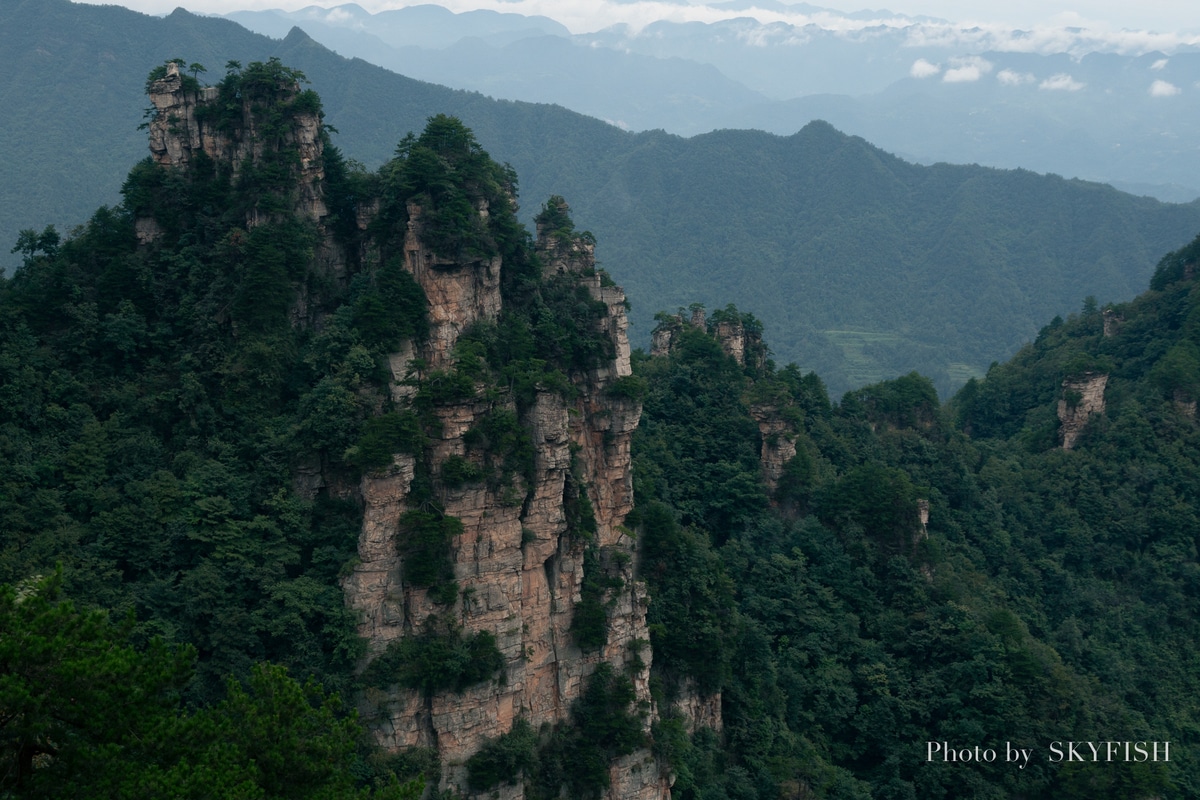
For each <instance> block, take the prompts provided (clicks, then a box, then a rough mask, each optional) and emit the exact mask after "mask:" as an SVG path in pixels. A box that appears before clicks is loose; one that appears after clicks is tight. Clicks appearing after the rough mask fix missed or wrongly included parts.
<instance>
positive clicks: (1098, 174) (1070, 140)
mask: <svg viewBox="0 0 1200 800" xmlns="http://www.w3.org/2000/svg"><path fill="white" fill-rule="evenodd" d="M725 5H729V4H725ZM741 5H742V6H747V4H745V3H743V4H741ZM754 5H755V6H757V7H758V8H765V7H769V6H770V5H771V4H766V6H764V4H763V3H758V2H756V3H754ZM776 5H777V6H778V9H777V10H790V11H792V12H794V13H796V12H805V13H811V14H817V13H821V14H824V15H825V16H826V17H831V18H843V19H848V20H853V19H859V20H874V19H876V18H880V17H882V18H886V19H887V20H888V24H875V25H866V24H865V22H864V26H863V27H861V28H860V29H851V30H837V31H835V30H831V29H827V28H822V27H820V26H819V25H817V24H815V23H814V24H808V25H790V24H786V23H783V22H774V23H769V24H768V23H761V22H758V21H757V20H755V19H753V18H750V17H744V18H738V19H732V20H726V21H721V22H714V23H699V22H694V23H676V22H670V21H660V22H655V23H653V24H651V25H648V26H646V27H645V28H642V29H634V28H632V27H630V26H628V25H624V24H620V25H614V26H612V27H610V28H607V29H605V30H602V31H599V32H596V33H589V34H582V35H578V36H571V35H570V33H569V32H568V31H567V30H566V29H565V28H564V27H563V26H561V25H559V24H558V23H556V22H554V21H553V20H549V19H547V18H545V17H525V16H521V15H519V14H500V13H496V12H491V11H473V12H467V13H463V14H453V13H451V12H450V11H448V10H446V9H444V8H441V7H439V6H432V5H423V6H413V7H409V8H405V9H400V10H397V11H387V12H382V13H379V14H374V15H372V14H370V13H368V12H367V11H365V10H363V9H362V8H361V7H359V6H356V5H353V4H348V5H343V6H338V7H336V8H333V9H323V8H318V7H315V6H313V7H309V8H306V9H302V10H300V11H295V12H283V11H256V12H250V11H243V12H235V13H233V14H230V15H229V16H230V17H231V18H233V19H236V20H237V21H238V22H240V23H242V24H244V25H246V26H247V27H249V28H251V29H252V30H256V31H259V32H261V33H265V34H267V35H270V36H274V37H282V36H284V35H285V34H286V33H287V31H288V30H289V29H290V27H291V26H292V25H299V26H300V27H301V28H303V29H304V30H305V31H306V32H307V33H308V34H309V35H311V36H312V37H313V38H315V39H317V40H318V41H320V42H322V43H323V44H325V45H326V46H328V47H330V48H332V49H334V50H336V51H337V52H339V53H341V54H342V55H345V56H347V57H360V58H364V59H366V60H368V61H371V62H372V63H375V64H379V65H380V66H384V67H387V68H388V69H391V70H394V71H397V72H400V73H402V74H405V75H408V76H410V77H414V78H419V79H422V80H429V81H434V82H437V83H441V84H444V85H447V86H453V87H455V88H462V89H472V90H476V91H480V92H484V93H485V94H488V95H491V96H493V97H497V98H504V99H513V100H528V101H531V102H549V103H558V104H560V105H563V106H566V107H567V108H570V109H572V110H575V111H579V112H582V113H584V114H588V115H590V116H595V117H598V118H600V119H604V120H607V121H610V122H613V123H614V124H617V125H619V126H621V127H626V128H629V129H632V130H651V129H655V128H662V129H664V130H667V131H670V132H672V133H678V134H682V135H693V134H696V133H703V132H707V131H710V130H716V129H720V128H760V129H762V130H766V131H770V132H772V133H779V134H785V135H786V134H791V133H794V132H796V131H797V130H799V129H800V128H802V127H803V126H804V125H806V124H807V123H809V122H811V121H812V120H814V119H824V120H826V121H829V122H831V123H833V124H834V125H835V126H836V127H837V128H838V129H840V130H843V131H845V132H847V133H851V134H854V135H858V136H862V137H864V138H866V139H867V140H868V141H871V142H873V143H875V144H876V145H878V146H880V147H883V148H884V149H886V150H889V151H891V152H896V153H901V154H903V155H905V156H906V157H909V158H912V159H915V160H917V161H920V162H922V163H935V162H938V161H949V162H955V163H978V164H983V165H985V166H999V167H1023V168H1026V169H1034V170H1037V171H1044V172H1054V173H1057V174H1062V175H1066V176H1068V177H1080V178H1084V179H1087V180H1099V181H1104V182H1111V183H1114V184H1115V185H1118V186H1119V187H1121V188H1128V189H1130V190H1134V191H1137V192H1140V193H1148V194H1152V195H1153V196H1156V197H1158V198H1160V199H1164V200H1171V201H1185V200H1191V199H1193V198H1195V197H1196V196H1198V195H1200V177H1196V178H1192V177H1191V176H1193V175H1195V176H1200V151H1197V150H1196V149H1195V148H1193V147H1189V146H1188V142H1191V141H1194V140H1195V138H1196V134H1197V120H1198V119H1200V92H1197V90H1196V86H1197V84H1198V83H1200V53H1197V52H1196V51H1195V50H1194V48H1193V49H1191V50H1189V49H1187V48H1183V49H1180V50H1179V51H1178V52H1175V53H1173V54H1170V55H1167V54H1164V53H1162V52H1150V53H1143V54H1138V53H1137V51H1129V50H1121V52H1120V53H1118V52H1112V50H1113V49H1114V48H1118V49H1119V48H1120V47H1125V45H1121V44H1119V43H1117V44H1114V43H1113V42H1111V41H1104V40H1098V41H1093V40H1089V39H1086V38H1085V37H1084V36H1083V34H1080V35H1079V36H1078V37H1076V38H1075V39H1072V40H1071V41H1064V42H1058V43H1056V44H1057V46H1061V47H1063V48H1070V52H1069V53H1068V52H1061V53H1060V52H1054V50H1053V47H1050V46H1049V45H1047V44H1043V43H1028V42H1027V43H1024V44H1022V43H1021V41H1020V40H1021V39H1022V37H1024V38H1025V39H1032V38H1033V34H1032V33H1030V32H1020V31H1017V32H1012V33H1011V35H1010V36H1009V38H1007V39H1006V38H1004V37H1001V36H998V35H994V34H985V33H982V32H979V31H972V30H967V31H954V32H953V34H952V35H951V34H948V33H947V29H948V26H949V23H946V22H945V21H941V20H930V19H927V18H905V17H900V16H899V15H892V14H890V13H888V12H871V11H863V12H857V13H855V14H842V13H841V12H834V11H830V10H828V9H820V8H817V7H815V6H807V5H803V4H801V5H791V6H787V5H784V4H776ZM733 7H738V6H737V4H735V5H734V6H733ZM747 7H748V6H747ZM923 32H924V33H923ZM918 64H919V65H920V66H915V65H918ZM922 70H923V72H922ZM913 74H923V75H925V77H923V78H914V77H912V75H913Z"/></svg>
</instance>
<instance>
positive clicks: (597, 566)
mask: <svg viewBox="0 0 1200 800" xmlns="http://www.w3.org/2000/svg"><path fill="white" fill-rule="evenodd" d="M605 560H606V559H602V557H601V550H600V548H599V547H596V546H595V545H594V544H593V545H591V546H589V547H588V548H587V549H586V550H584V551H583V582H582V584H581V585H580V588H579V602H578V603H576V604H575V612H574V614H573V615H572V617H571V636H573V637H574V639H575V644H577V645H578V646H579V648H580V649H581V650H583V651H584V652H585V653H586V652H590V651H595V650H600V649H601V648H603V647H604V645H605V643H606V642H607V641H608V606H609V603H608V602H606V599H605V596H606V594H607V593H608V592H609V591H611V590H617V589H620V588H622V587H623V586H624V585H625V582H624V580H622V579H621V577H620V576H619V575H618V574H615V573H616V569H615V566H616V565H615V564H614V563H612V562H611V559H607V560H608V561H609V562H610V563H607V564H606V563H604V562H605Z"/></svg>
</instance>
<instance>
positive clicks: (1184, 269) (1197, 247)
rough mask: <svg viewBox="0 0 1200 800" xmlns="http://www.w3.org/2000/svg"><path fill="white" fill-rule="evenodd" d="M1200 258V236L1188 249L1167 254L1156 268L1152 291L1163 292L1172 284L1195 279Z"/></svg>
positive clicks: (1151, 284) (1151, 281)
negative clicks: (1197, 262)
mask: <svg viewBox="0 0 1200 800" xmlns="http://www.w3.org/2000/svg"><path fill="white" fill-rule="evenodd" d="M1197 258H1200V236H1197V237H1196V238H1195V239H1193V240H1192V242H1191V243H1190V244H1189V245H1188V246H1187V247H1181V248H1180V249H1178V250H1176V251H1174V252H1171V253H1167V254H1166V255H1165V256H1163V257H1162V260H1160V261H1159V262H1158V266H1157V267H1155V268H1154V276H1153V277H1152V278H1151V279H1150V289H1151V290H1153V291H1156V292H1161V291H1163V290H1164V289H1166V288H1167V287H1168V286H1169V285H1171V284H1172V283H1176V282H1177V281H1181V280H1184V279H1187V278H1191V277H1193V275H1194V273H1195V269H1196V260H1197Z"/></svg>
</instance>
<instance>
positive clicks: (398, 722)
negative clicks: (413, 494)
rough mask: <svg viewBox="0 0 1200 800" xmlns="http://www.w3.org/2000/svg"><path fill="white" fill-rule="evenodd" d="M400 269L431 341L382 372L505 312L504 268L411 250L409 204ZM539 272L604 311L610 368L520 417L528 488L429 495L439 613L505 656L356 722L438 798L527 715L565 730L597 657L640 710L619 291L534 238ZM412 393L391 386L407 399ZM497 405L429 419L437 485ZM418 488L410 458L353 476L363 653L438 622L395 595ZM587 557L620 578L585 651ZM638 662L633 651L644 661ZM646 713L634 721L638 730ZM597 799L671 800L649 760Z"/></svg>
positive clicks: (630, 416)
mask: <svg viewBox="0 0 1200 800" xmlns="http://www.w3.org/2000/svg"><path fill="white" fill-rule="evenodd" d="M409 211H410V215H409V216H410V229H409V237H408V238H407V239H406V244H405V264H406V266H407V267H408V268H409V269H410V270H411V271H412V272H413V274H414V276H415V277H416V278H417V280H418V282H419V283H420V284H421V286H422V288H423V289H424V290H425V293H426V296H427V297H428V298H429V301H430V303H429V308H430V322H431V330H432V334H431V336H430V337H429V340H428V342H427V343H425V344H423V345H422V346H420V347H417V348H415V349H412V348H410V349H408V350H407V351H406V352H403V353H398V354H396V356H395V357H394V358H393V363H392V371H393V375H394V376H395V377H397V378H398V377H399V376H400V375H402V374H403V373H404V371H405V368H404V365H405V364H407V363H408V362H410V361H411V360H412V359H414V358H417V359H421V360H422V361H423V362H424V363H426V364H428V365H429V366H430V368H449V367H452V366H453V355H452V349H453V345H454V342H455V340H456V339H457V337H458V334H459V333H461V331H462V330H463V329H464V328H465V327H466V326H467V325H468V324H470V323H471V322H472V321H475V320H481V319H494V318H495V317H496V316H497V315H498V314H499V312H500V295H499V290H498V286H499V271H500V269H502V267H503V265H502V264H501V263H500V262H499V259H498V258H496V259H490V260H484V261H479V262H475V263H470V264H452V263H447V262H445V261H444V260H438V259H436V258H435V257H433V255H432V254H431V253H429V252H428V251H427V250H426V249H425V248H424V247H423V246H422V245H421V241H420V235H419V234H420V230H419V226H420V219H421V215H420V209H415V208H410V210H409ZM538 245H539V252H540V254H541V256H542V258H543V263H545V264H548V265H550V266H549V269H552V270H553V271H554V272H555V273H562V274H567V273H570V274H573V275H577V276H578V280H579V282H581V283H582V284H583V285H584V286H586V287H587V290H588V292H589V293H590V295H591V296H592V297H593V298H594V299H596V300H599V301H601V302H603V303H604V304H605V307H606V309H607V313H606V314H605V316H604V317H603V319H602V320H601V321H600V325H601V329H602V332H603V334H604V335H605V336H607V337H608V338H609V340H610V341H611V342H612V345H613V351H614V353H615V356H614V358H613V359H612V360H611V361H608V362H607V363H603V364H601V365H599V366H598V367H596V368H594V369H592V370H591V371H590V372H589V373H587V374H583V375H577V376H575V379H574V381H575V389H576V392H575V397H574V398H573V399H571V400H567V399H565V398H564V396H563V395H562V394H560V393H557V392H551V391H541V392H539V393H538V394H537V396H536V400H535V402H534V403H533V405H532V407H531V408H530V409H528V410H527V411H526V413H525V415H524V419H523V420H522V423H523V425H524V426H525V429H526V430H528V431H529V432H530V433H531V435H532V441H533V446H534V464H533V470H532V484H531V485H527V484H526V483H525V479H524V478H523V477H520V476H514V477H513V479H512V481H513V483H512V484H511V485H508V486H489V485H488V483H487V482H484V481H480V482H475V483H470V482H468V483H467V484H465V485H462V486H459V487H456V488H449V487H447V486H444V485H440V486H437V489H436V492H437V499H438V501H439V502H440V504H441V505H442V507H443V508H444V509H445V513H446V514H447V515H449V516H453V517H456V518H458V519H459V520H460V521H461V522H462V533H461V534H460V535H458V536H456V537H455V539H454V541H453V543H452V558H453V563H454V578H455V580H456V581H457V584H458V587H459V595H458V599H457V600H456V601H455V602H454V604H453V607H452V608H451V609H450V611H451V613H452V615H453V617H454V619H455V621H456V622H457V623H458V624H460V625H461V626H462V630H463V633H464V634H465V635H470V634H473V633H476V632H480V631H487V632H489V633H491V634H493V635H494V636H495V639H496V643H497V646H498V648H499V650H500V652H501V654H502V656H503V660H504V669H503V678H502V680H499V681H493V682H488V683H483V684H478V685H475V686H472V687H469V688H468V689H466V690H465V691H464V692H462V693H461V694H458V693H453V692H439V693H435V694H434V695H432V696H430V697H422V696H421V695H420V693H418V692H417V691H415V690H405V689H401V688H398V687H393V688H392V689H390V690H388V691H387V692H386V693H383V694H375V695H372V696H370V697H366V698H364V700H363V703H362V708H361V712H362V714H363V717H364V719H365V720H366V721H367V722H368V724H369V725H370V726H371V727H372V729H373V730H374V731H375V734H376V737H377V739H378V741H379V742H380V744H382V745H383V746H384V747H385V748H388V749H391V750H401V749H404V748H409V747H429V748H434V749H436V751H437V753H438V755H439V757H440V758H441V761H442V763H443V765H444V773H443V778H442V784H441V788H442V789H449V790H453V791H455V792H459V793H461V794H464V795H469V794H470V791H469V786H468V780H467V770H466V766H465V764H466V761H467V759H468V758H469V757H470V756H471V755H472V754H473V753H475V752H477V751H478V750H479V749H480V748H481V747H483V746H484V745H485V744H486V743H487V742H489V741H491V740H492V739H495V738H496V737H497V736H500V735H501V734H504V733H506V732H508V731H509V730H510V729H511V728H512V726H513V724H514V721H515V720H516V719H517V718H519V717H523V718H524V719H526V720H528V721H529V722H530V723H531V725H532V726H533V727H534V729H537V728H538V727H539V726H541V725H542V724H544V723H549V724H559V723H563V722H565V721H567V720H568V718H569V715H570V709H571V705H572V703H573V702H574V701H575V700H576V699H577V698H578V697H579V696H580V695H581V693H582V691H583V689H584V687H585V685H586V682H587V679H588V677H589V676H590V675H591V673H592V672H593V671H594V670H595V668H596V666H597V665H598V664H600V663H601V662H609V663H611V664H613V665H614V666H615V667H617V668H618V669H620V670H624V671H625V672H626V673H627V674H630V676H631V678H632V681H633V684H634V687H635V690H636V693H637V697H638V700H639V701H640V702H642V703H643V704H644V705H645V706H646V707H647V708H649V707H650V703H651V698H650V686H649V669H650V662H651V659H650V653H649V649H648V648H644V649H643V647H642V645H644V644H645V643H647V642H648V641H649V638H650V637H649V633H648V630H647V628H646V606H647V596H646V591H645V588H644V585H643V584H642V583H641V582H640V581H638V580H637V577H636V575H635V574H634V571H633V564H634V563H635V559H634V549H635V540H634V539H633V538H632V537H631V536H630V535H629V533H628V532H627V531H626V530H625V529H624V528H623V527H622V523H623V522H624V519H625V516H626V515H627V514H628V513H629V511H630V510H631V509H632V507H633V478H632V470H631V465H630V443H631V438H632V434H633V431H634V429H635V428H636V427H637V423H638V419H639V417H640V413H641V408H640V405H639V404H638V403H636V402H633V401H631V400H629V399H626V398H623V397H620V396H616V395H613V394H610V393H609V392H608V391H607V389H608V387H609V386H610V385H611V384H612V382H613V381H615V380H617V379H619V378H622V377H624V376H627V375H629V374H630V373H631V370H630V361H629V355H630V354H629V341H628V336H627V325H628V323H627V320H626V318H625V297H624V294H623V293H622V292H621V290H620V289H619V288H617V287H615V286H602V285H601V278H600V277H599V275H597V274H595V271H594V255H593V251H592V249H591V247H590V246H589V243H588V242H586V241H576V242H574V243H572V242H563V241H562V240H561V237H550V236H548V235H543V236H542V237H540V238H539V242H538ZM407 388H408V387H402V386H396V387H393V394H392V397H393V399H395V400H398V401H401V402H403V401H404V399H405V398H406V396H407V395H406V393H405V391H404V390H405V389H407ZM497 409H502V410H505V411H509V412H511V411H514V410H515V406H514V404H513V403H512V401H511V400H508V399H505V398H503V397H501V398H500V399H496V398H494V397H493V398H492V399H469V400H464V401H461V402H458V403H454V404H449V405H444V406H440V407H438V408H436V410H435V413H436V415H437V418H438V421H439V423H440V426H439V427H440V435H439V437H438V438H437V439H436V440H434V441H433V443H432V446H431V447H430V448H429V450H428V459H429V470H430V472H431V473H432V474H433V475H435V476H436V475H438V474H439V471H440V469H441V467H442V465H444V464H445V463H447V460H448V459H451V458H453V457H456V456H457V457H459V458H465V459H471V458H474V457H475V456H474V455H473V453H472V451H471V449H470V448H469V447H468V446H467V444H466V438H467V436H466V435H467V432H468V431H470V430H471V429H472V428H473V427H475V426H476V425H478V424H479V423H480V421H481V420H483V419H484V418H485V417H486V416H487V415H488V414H489V413H494V412H495V411H496V410H497ZM413 477H414V470H413V463H412V461H411V459H410V458H409V457H404V456H398V457H397V458H396V461H395V464H394V465H393V466H392V467H391V468H390V469H388V470H385V471H383V472H381V473H376V474H368V475H366V476H365V477H364V478H363V479H362V486H361V489H360V491H361V496H362V499H363V503H364V505H365V514H364V521H363V530H362V537H361V540H360V544H359V556H360V563H359V565H358V566H357V567H356V569H355V570H354V571H353V573H352V574H351V575H350V576H349V577H348V578H347V579H346V580H345V583H344V588H345V592H346V597H347V602H348V603H349V604H350V605H351V606H352V607H353V608H355V609H357V610H359V612H360V613H361V615H362V616H361V619H362V622H361V624H360V633H361V634H362V635H363V637H364V638H366V640H367V641H368V643H369V647H370V650H371V652H372V653H373V654H378V653H381V652H383V650H384V649H385V648H386V647H387V645H388V644H389V643H391V642H393V641H395V640H396V639H397V638H399V637H402V636H408V635H412V634H413V633H414V632H416V631H418V630H419V629H420V628H421V625H422V624H423V621H424V620H425V619H426V618H427V617H428V616H430V615H438V614H445V613H446V611H447V609H446V608H445V607H444V606H440V605H439V604H438V603H436V602H435V601H434V600H433V599H432V598H431V597H430V596H429V594H430V593H429V592H428V591H427V590H425V589H422V588H420V587H416V586H412V585H406V583H405V581H404V580H403V557H402V555H401V553H400V552H399V550H398V549H397V546H396V535H397V531H398V528H399V523H400V518H401V516H402V515H403V513H404V512H405V511H406V510H407V508H408V506H407V505H406V499H407V496H408V494H409V492H410V490H411V486H412V482H413ZM575 492H584V493H585V494H586V496H587V498H588V500H589V501H590V505H591V508H592V510H593V513H594V517H595V527H596V531H595V534H594V539H593V541H592V542H588V541H586V539H585V537H581V536H579V535H578V534H577V532H573V531H572V530H571V526H570V520H569V519H568V512H567V508H568V505H569V504H570V502H571V496H572V493H575ZM589 546H594V547H596V548H598V551H599V554H600V560H601V562H602V565H603V567H604V569H605V571H606V574H609V575H615V576H617V577H619V578H620V581H619V583H620V584H621V587H622V588H620V589H613V590H609V591H608V594H607V595H606V597H605V601H606V602H605V605H606V608H607V626H606V628H607V636H606V643H605V644H604V646H603V647H601V648H599V649H598V650H594V651H591V652H584V651H583V650H581V649H580V647H579V646H578V645H577V644H576V642H575V641H574V638H573V635H572V631H571V625H572V620H573V617H574V613H575V608H576V604H577V603H579V602H580V600H581V590H582V586H583V577H584V555H585V551H586V550H587V548H588V547H589ZM639 651H640V652H639ZM650 722H651V716H650V715H647V716H646V717H645V718H644V724H645V726H646V729H647V730H648V729H649V724H650ZM610 772H611V776H610V777H611V784H612V785H611V788H610V789H609V793H608V796H609V797H611V798H614V800H615V798H622V800H657V799H658V798H662V797H664V796H667V795H668V794H669V788H668V783H667V779H666V778H665V777H664V775H663V770H662V767H661V765H659V764H658V762H657V761H656V760H655V759H654V758H653V756H652V755H651V754H650V753H649V752H648V751H638V752H636V753H633V754H631V755H629V756H625V757H622V758H620V759H618V760H617V761H616V762H614V763H613V764H612V765H611V767H610ZM494 791H496V792H498V794H493V793H492V791H491V790H489V792H488V795H489V796H499V797H502V798H518V797H521V796H522V790H521V788H520V787H519V786H514V785H502V786H501V787H499V788H498V789H496V790H494Z"/></svg>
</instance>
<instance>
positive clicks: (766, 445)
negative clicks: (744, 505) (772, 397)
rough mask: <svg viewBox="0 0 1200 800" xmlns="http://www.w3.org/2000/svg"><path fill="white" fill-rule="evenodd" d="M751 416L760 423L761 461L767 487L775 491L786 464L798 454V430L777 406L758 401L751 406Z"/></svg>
mask: <svg viewBox="0 0 1200 800" xmlns="http://www.w3.org/2000/svg"><path fill="white" fill-rule="evenodd" d="M750 416H752V417H754V421H755V422H757V423H758V432H759V435H761V436H762V447H761V448H760V450H759V463H760V464H761V465H762V473H763V481H764V482H765V483H766V484H767V489H768V490H769V491H771V492H774V491H775V489H776V488H777V487H778V486H779V478H780V476H782V475H783V468H784V465H786V464H787V462H788V461H790V460H791V459H792V458H793V457H794V456H795V455H796V440H795V436H796V432H795V430H793V428H792V426H791V424H789V423H788V422H787V421H786V420H785V419H784V418H783V416H782V415H781V414H780V413H779V408H778V407H777V406H774V405H770V404H766V403H756V404H755V405H752V406H751V407H750Z"/></svg>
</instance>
